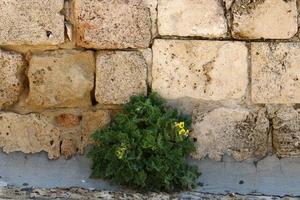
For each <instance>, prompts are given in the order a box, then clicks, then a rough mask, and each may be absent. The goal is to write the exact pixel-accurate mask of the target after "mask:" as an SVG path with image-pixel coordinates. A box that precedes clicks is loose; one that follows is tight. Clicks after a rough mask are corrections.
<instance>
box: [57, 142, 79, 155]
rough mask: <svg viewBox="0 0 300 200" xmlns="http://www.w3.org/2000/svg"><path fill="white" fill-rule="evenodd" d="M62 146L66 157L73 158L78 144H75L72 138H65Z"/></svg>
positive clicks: (62, 152) (62, 151)
mask: <svg viewBox="0 0 300 200" xmlns="http://www.w3.org/2000/svg"><path fill="white" fill-rule="evenodd" d="M60 148H61V154H62V155H63V156H64V157H65V158H66V159H69V158H71V157H72V156H73V155H75V154H76V152H77V150H76V145H75V144H74V142H73V141H72V139H63V140H62V143H61V147H60Z"/></svg>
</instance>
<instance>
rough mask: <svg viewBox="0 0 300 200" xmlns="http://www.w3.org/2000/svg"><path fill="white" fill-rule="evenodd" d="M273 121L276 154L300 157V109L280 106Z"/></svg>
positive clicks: (281, 156)
mask: <svg viewBox="0 0 300 200" xmlns="http://www.w3.org/2000/svg"><path fill="white" fill-rule="evenodd" d="M275 114H276V115H275V117H274V118H273V119H272V121H273V148H274V152H275V153H276V155H277V156H278V157H280V158H283V157H300V109H295V108H293V107H292V106H281V107H280V108H279V109H278V110H276V112H275Z"/></svg>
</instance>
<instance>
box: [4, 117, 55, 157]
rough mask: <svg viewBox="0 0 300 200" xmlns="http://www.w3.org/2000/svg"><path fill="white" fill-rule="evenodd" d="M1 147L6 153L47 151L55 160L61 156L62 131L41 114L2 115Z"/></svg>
mask: <svg viewBox="0 0 300 200" xmlns="http://www.w3.org/2000/svg"><path fill="white" fill-rule="evenodd" d="M0 147H1V148H3V151H4V152H6V153H10V152H15V151H22V152H24V153H38V152H41V151H45V152H48V156H49V158H50V159H55V158H58V157H59V155H60V131H59V129H57V128H56V127H55V126H54V125H52V124H51V123H49V122H48V120H47V118H46V117H44V116H42V115H40V114H28V115H19V114H15V113H0Z"/></svg>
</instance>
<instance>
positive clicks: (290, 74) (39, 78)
mask: <svg viewBox="0 0 300 200" xmlns="http://www.w3.org/2000/svg"><path fill="white" fill-rule="evenodd" d="M298 4H299V5H298ZM297 5H298V7H299V9H300V2H299V3H298V2H296V0H114V1H112V0H0V110H1V111H0V147H1V148H2V149H3V151H4V152H7V153H9V152H14V151H22V152H25V153H36V152H40V151H46V152H48V156H49V158H51V159H55V158H58V157H60V156H65V157H66V158H69V157H71V156H72V155H74V154H75V153H77V152H80V153H83V152H84V149H85V147H86V146H87V145H88V144H90V143H91V140H90V134H91V133H92V132H93V131H95V130H96V129H97V128H98V127H103V126H105V125H106V124H107V123H109V121H110V120H111V118H112V117H113V116H114V115H115V113H117V112H118V111H119V110H120V105H122V104H123V103H125V102H127V101H128V100H129V97H130V96H132V95H135V94H144V95H146V94H147V93H149V92H151V91H156V92H158V93H159V94H160V95H161V96H162V97H164V98H166V99H168V101H169V104H170V105H171V106H176V107H177V108H179V109H180V110H182V112H184V113H189V114H192V116H193V129H194V131H193V136H194V137H195V139H196V140H197V152H196V153H195V154H194V155H193V156H194V157H195V158H198V159H200V158H203V157H205V156H209V157H210V158H213V159H216V160H221V159H222V156H223V155H224V154H228V155H231V156H233V157H234V158H235V159H237V160H244V159H247V158H250V157H254V158H258V159H259V158H262V157H264V156H266V155H267V154H268V153H274V154H276V155H277V156H279V157H291V156H298V157H299V156H300V109H299V104H298V103H300V80H299V79H300V64H299V63H300V39H299V31H298V13H299V10H298V8H297Z"/></svg>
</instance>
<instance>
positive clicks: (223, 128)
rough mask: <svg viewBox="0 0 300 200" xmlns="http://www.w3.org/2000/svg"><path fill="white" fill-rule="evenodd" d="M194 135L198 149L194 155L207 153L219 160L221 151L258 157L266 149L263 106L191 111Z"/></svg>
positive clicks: (266, 122)
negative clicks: (251, 108) (258, 107)
mask: <svg viewBox="0 0 300 200" xmlns="http://www.w3.org/2000/svg"><path fill="white" fill-rule="evenodd" d="M193 120H194V121H193V137H195V138H196V139H197V150H196V153H195V154H194V155H193V157H195V158H197V159H201V158H204V157H205V156H208V157H210V158H212V159H214V160H218V161H220V160H221V159H222V156H223V155H224V154H227V155H230V156H233V158H234V159H236V160H239V161H241V160H245V159H248V158H252V157H255V158H261V157H264V156H265V155H266V154H267V152H268V138H269V132H268V131H269V120H268V119H267V116H266V109H264V108H262V109H259V110H257V111H254V110H248V109H244V108H226V107H220V108H216V109H213V110H211V111H208V112H202V111H201V110H197V109H196V110H195V111H194V113H193Z"/></svg>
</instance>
